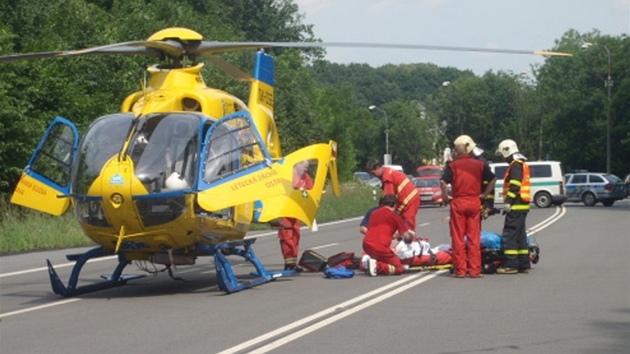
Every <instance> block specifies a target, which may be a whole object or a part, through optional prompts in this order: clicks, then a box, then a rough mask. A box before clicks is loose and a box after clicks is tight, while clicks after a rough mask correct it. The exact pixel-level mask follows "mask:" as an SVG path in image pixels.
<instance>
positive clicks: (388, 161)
mask: <svg viewBox="0 0 630 354" xmlns="http://www.w3.org/2000/svg"><path fill="white" fill-rule="evenodd" d="M368 109H369V110H370V111H373V110H375V109H377V110H379V111H381V112H383V114H384V115H385V156H383V164H384V165H390V164H391V163H392V157H391V155H390V154H389V120H388V117H387V112H386V111H385V110H384V109H382V108H381V107H379V106H376V105H371V106H369V107H368Z"/></svg>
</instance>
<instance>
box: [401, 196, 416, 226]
mask: <svg viewBox="0 0 630 354" xmlns="http://www.w3.org/2000/svg"><path fill="white" fill-rule="evenodd" d="M419 208H420V198H419V197H416V198H413V199H412V200H410V201H409V203H408V204H407V205H406V206H405V208H404V209H403V210H401V211H400V217H402V218H403V220H405V224H407V227H408V228H409V230H411V231H413V232H416V214H418V209H419Z"/></svg>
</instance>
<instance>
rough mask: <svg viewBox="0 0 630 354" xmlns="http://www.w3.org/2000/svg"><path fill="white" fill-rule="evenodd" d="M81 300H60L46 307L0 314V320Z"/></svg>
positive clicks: (41, 306)
mask: <svg viewBox="0 0 630 354" xmlns="http://www.w3.org/2000/svg"><path fill="white" fill-rule="evenodd" d="M79 300H81V299H77V298H75V299H68V300H61V301H55V302H52V303H50V304H46V305H40V306H34V307H29V308H26V309H23V310H17V311H12V312H7V313H0V318H5V317H9V316H13V315H19V314H22V313H27V312H31V311H37V310H41V309H45V308H49V307H53V306H58V305H65V304H69V303H71V302H76V301H79Z"/></svg>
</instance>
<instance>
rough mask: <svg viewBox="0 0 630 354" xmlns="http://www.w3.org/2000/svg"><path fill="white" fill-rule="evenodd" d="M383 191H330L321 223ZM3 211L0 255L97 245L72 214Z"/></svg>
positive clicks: (351, 187) (352, 185) (353, 212)
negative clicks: (59, 215) (336, 192)
mask: <svg viewBox="0 0 630 354" xmlns="http://www.w3.org/2000/svg"><path fill="white" fill-rule="evenodd" d="M380 192H381V191H380V190H374V189H373V188H372V187H369V186H367V185H365V184H363V183H360V182H348V183H344V184H342V185H341V196H339V197H336V196H335V195H334V194H333V193H332V190H330V188H328V189H327V190H326V193H324V196H323V197H322V201H321V204H320V208H319V212H318V214H317V222H318V223H320V224H321V223H325V222H328V221H334V220H340V219H345V218H350V217H356V216H361V215H363V214H365V212H366V211H367V210H368V209H369V208H370V207H372V206H374V205H376V203H377V201H376V200H377V198H379V197H380ZM0 212H1V213H2V214H1V215H0V254H7V253H17V252H28V251H37V250H45V249H55V248H67V247H79V246H89V245H93V242H92V240H90V239H89V238H88V237H87V236H85V235H84V234H83V231H82V230H81V228H80V227H79V225H78V223H77V222H76V219H75V218H74V214H73V213H71V212H68V213H66V214H64V215H63V216H61V217H54V216H49V215H46V214H42V213H39V212H35V211H31V210H27V209H24V208H21V207H18V206H14V205H9V204H8V203H4V202H2V200H0ZM260 227H267V226H266V224H264V225H260V224H259V225H255V224H254V225H253V228H254V229H259V228H260Z"/></svg>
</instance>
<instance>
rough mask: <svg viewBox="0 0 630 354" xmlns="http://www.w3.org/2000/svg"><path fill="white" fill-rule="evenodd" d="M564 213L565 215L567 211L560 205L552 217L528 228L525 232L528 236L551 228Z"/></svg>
mask: <svg viewBox="0 0 630 354" xmlns="http://www.w3.org/2000/svg"><path fill="white" fill-rule="evenodd" d="M566 213H567V209H566V208H565V207H564V206H562V205H560V206H559V207H556V211H555V212H554V213H553V215H551V216H550V217H548V218H547V219H545V220H543V221H541V222H539V223H538V224H536V225H534V226H532V227H530V228H529V229H528V230H527V231H528V234H529V235H534V234H536V233H538V232H539V231H542V230H544V229H546V228H547V227H549V226H551V225H552V224H553V223H555V222H556V221H558V220H560V219H561V218H562V217H563V216H564V215H565V214H566Z"/></svg>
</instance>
